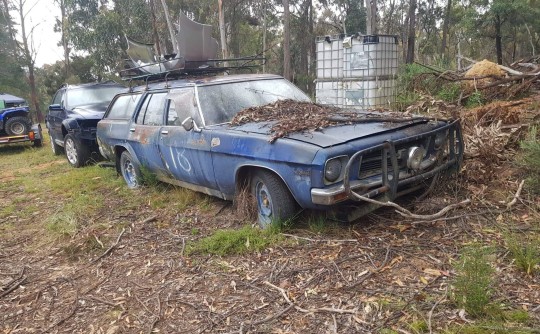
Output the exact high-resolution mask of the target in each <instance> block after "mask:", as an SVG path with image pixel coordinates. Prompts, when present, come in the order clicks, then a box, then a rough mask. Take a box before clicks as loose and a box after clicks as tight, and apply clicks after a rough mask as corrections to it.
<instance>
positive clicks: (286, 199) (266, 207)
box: [251, 170, 297, 228]
mask: <svg viewBox="0 0 540 334" xmlns="http://www.w3.org/2000/svg"><path fill="white" fill-rule="evenodd" d="M251 191H252V194H253V196H254V197H255V200H256V203H257V217H258V221H259V225H260V226H261V227H262V228H266V227H268V226H270V224H272V223H273V222H277V223H280V222H284V221H286V220H288V219H291V218H292V217H293V216H294V214H295V213H296V211H297V208H296V201H295V199H294V197H293V196H292V195H291V192H290V191H289V189H288V188H287V186H285V184H284V183H283V181H281V179H280V178H279V177H278V176H276V175H275V174H273V173H271V172H268V171H265V170H257V171H255V172H254V173H253V176H252V178H251Z"/></svg>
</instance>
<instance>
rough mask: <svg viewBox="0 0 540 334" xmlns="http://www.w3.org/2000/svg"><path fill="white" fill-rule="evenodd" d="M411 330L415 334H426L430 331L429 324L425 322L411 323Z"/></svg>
mask: <svg viewBox="0 0 540 334" xmlns="http://www.w3.org/2000/svg"><path fill="white" fill-rule="evenodd" d="M409 329H410V330H411V331H412V332H413V333H415V334H421V333H425V332H426V331H428V330H429V328H428V324H427V323H426V322H425V321H424V320H417V321H414V322H412V323H410V324H409Z"/></svg>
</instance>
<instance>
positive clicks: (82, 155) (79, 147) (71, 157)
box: [64, 134, 90, 168]
mask: <svg viewBox="0 0 540 334" xmlns="http://www.w3.org/2000/svg"><path fill="white" fill-rule="evenodd" d="M64 151H65V152H66V158H67V160H68V162H69V163H70V164H71V166H73V167H75V168H79V167H82V166H84V165H86V163H87V162H88V159H89V158H90V152H89V150H88V148H87V147H86V146H84V145H83V144H82V143H81V141H80V140H79V139H77V138H75V136H73V135H72V134H68V135H66V138H65V139H64Z"/></svg>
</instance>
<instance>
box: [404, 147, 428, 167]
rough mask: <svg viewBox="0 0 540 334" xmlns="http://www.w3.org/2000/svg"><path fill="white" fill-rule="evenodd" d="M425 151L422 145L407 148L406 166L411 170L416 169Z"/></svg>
mask: <svg viewBox="0 0 540 334" xmlns="http://www.w3.org/2000/svg"><path fill="white" fill-rule="evenodd" d="M425 153H426V151H425V150H424V149H423V148H422V147H418V146H413V147H411V148H409V152H408V156H407V167H409V168H410V169H413V170H418V169H419V168H420V165H421V164H422V161H423V160H424V155H425Z"/></svg>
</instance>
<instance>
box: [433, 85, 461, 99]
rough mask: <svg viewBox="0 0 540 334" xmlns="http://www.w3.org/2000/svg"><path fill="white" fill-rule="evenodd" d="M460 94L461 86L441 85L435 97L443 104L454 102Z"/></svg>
mask: <svg viewBox="0 0 540 334" xmlns="http://www.w3.org/2000/svg"><path fill="white" fill-rule="evenodd" d="M460 94H461V86H460V84H458V83H449V84H446V85H443V86H442V88H441V90H440V91H438V92H437V97H438V98H439V99H441V100H443V101H445V102H456V101H457V99H458V98H459V95H460Z"/></svg>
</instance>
